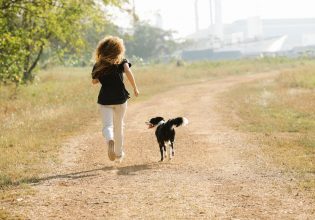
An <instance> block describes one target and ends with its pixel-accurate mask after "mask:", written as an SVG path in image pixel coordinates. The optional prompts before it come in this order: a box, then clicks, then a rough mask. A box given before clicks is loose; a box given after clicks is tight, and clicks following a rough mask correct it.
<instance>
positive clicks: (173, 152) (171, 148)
mask: <svg viewBox="0 0 315 220" xmlns="http://www.w3.org/2000/svg"><path fill="white" fill-rule="evenodd" d="M171 151H172V156H173V157H174V156H175V151H174V142H171V147H170V155H171Z"/></svg>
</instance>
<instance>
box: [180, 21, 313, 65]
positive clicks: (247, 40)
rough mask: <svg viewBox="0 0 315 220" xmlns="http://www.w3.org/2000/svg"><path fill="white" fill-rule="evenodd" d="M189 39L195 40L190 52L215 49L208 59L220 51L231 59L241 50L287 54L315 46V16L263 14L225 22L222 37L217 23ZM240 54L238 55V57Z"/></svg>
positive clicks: (246, 54)
mask: <svg viewBox="0 0 315 220" xmlns="http://www.w3.org/2000/svg"><path fill="white" fill-rule="evenodd" d="M187 38H188V39H190V40H193V41H195V44H193V45H192V46H191V47H190V48H187V50H186V51H190V52H192V51H205V50H209V51H212V52H211V56H210V55H207V57H205V59H208V57H215V54H216V53H220V55H218V56H220V57H222V52H224V54H229V55H228V57H229V58H231V56H230V55H231V54H237V52H239V54H242V56H255V55H259V54H262V53H269V54H270V53H282V54H283V52H285V51H290V50H293V49H294V48H299V50H301V48H302V47H311V48H313V47H312V46H315V18H309V19H264V20H261V19H260V18H259V17H253V18H248V19H246V20H239V21H236V22H234V23H231V24H224V25H223V33H222V37H219V36H218V34H217V30H216V29H215V24H214V25H212V26H210V27H209V28H208V29H204V30H200V31H198V32H196V33H194V34H192V35H189V36H187ZM228 52H231V53H228ZM203 53H204V52H202V53H201V54H203ZM183 54H187V53H183ZM239 54H238V55H237V57H235V58H238V57H239ZM183 58H184V56H183Z"/></svg>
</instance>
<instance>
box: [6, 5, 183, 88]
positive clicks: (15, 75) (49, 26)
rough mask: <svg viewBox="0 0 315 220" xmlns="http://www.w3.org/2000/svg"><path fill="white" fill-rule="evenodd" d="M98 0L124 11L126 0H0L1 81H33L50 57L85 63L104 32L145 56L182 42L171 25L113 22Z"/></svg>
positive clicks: (166, 52) (169, 50)
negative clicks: (125, 25)
mask: <svg viewBox="0 0 315 220" xmlns="http://www.w3.org/2000/svg"><path fill="white" fill-rule="evenodd" d="M100 4H103V6H110V7H116V8H120V10H122V11H126V12H128V10H127V9H126V7H127V6H128V0H0V36H1V38H0V83H1V84H9V83H15V84H16V85H18V84H21V83H27V82H32V80H33V79H34V70H35V69H36V68H40V67H43V66H45V65H49V64H50V63H53V64H63V65H77V66H84V65H88V64H89V62H90V60H91V57H92V53H93V50H94V49H95V47H96V45H97V43H98V41H99V40H100V39H101V38H102V37H104V36H105V35H118V36H120V37H122V38H123V39H124V40H125V44H126V49H127V56H130V57H131V56H137V57H140V58H143V59H144V60H151V59H157V58H158V57H160V56H166V55H169V54H171V53H172V52H174V51H175V50H176V49H177V48H178V47H179V46H180V45H179V44H177V43H176V42H175V41H174V40H173V37H172V35H173V33H172V32H171V31H165V30H161V29H159V28H156V27H152V26H150V25H148V24H146V23H143V22H141V21H139V20H137V21H136V22H134V26H133V28H132V30H131V31H126V30H124V29H122V28H120V27H118V26H116V25H115V24H114V23H113V22H112V21H111V18H110V16H108V15H107V13H106V11H104V9H103V8H102V7H100ZM132 16H134V15H131V18H130V19H132Z"/></svg>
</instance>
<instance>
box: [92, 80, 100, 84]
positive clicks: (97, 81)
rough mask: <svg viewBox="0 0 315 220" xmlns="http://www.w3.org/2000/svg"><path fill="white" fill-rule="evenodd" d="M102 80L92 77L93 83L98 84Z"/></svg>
mask: <svg viewBox="0 0 315 220" xmlns="http://www.w3.org/2000/svg"><path fill="white" fill-rule="evenodd" d="M99 82H100V81H99V80H98V79H92V84H97V83H99Z"/></svg>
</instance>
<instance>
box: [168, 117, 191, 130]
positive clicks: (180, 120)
mask: <svg viewBox="0 0 315 220" xmlns="http://www.w3.org/2000/svg"><path fill="white" fill-rule="evenodd" d="M169 123H170V128H171V129H173V128H174V127H179V126H181V125H182V126H186V125H188V119H187V118H185V117H177V118H174V119H171V120H169Z"/></svg>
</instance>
